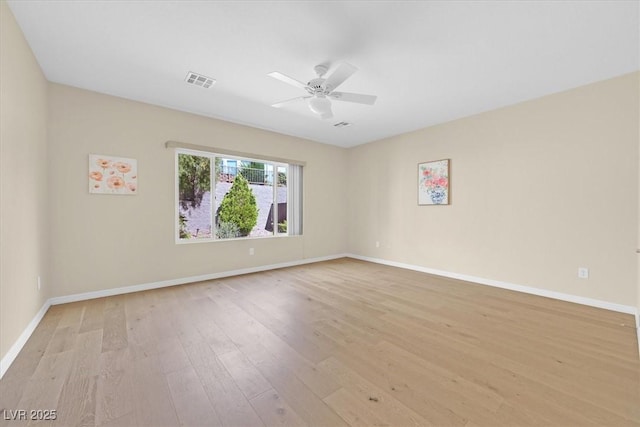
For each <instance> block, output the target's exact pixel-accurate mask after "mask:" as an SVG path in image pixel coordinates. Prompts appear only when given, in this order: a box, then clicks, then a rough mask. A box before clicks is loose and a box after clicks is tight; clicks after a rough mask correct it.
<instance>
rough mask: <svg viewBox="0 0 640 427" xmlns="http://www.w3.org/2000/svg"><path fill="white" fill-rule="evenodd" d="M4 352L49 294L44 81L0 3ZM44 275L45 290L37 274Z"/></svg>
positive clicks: (0, 335) (0, 321) (0, 353)
mask: <svg viewBox="0 0 640 427" xmlns="http://www.w3.org/2000/svg"><path fill="white" fill-rule="evenodd" d="M0 20H1V21H0V31H1V33H0V93H1V94H2V96H1V97H0V159H1V160H0V162H1V166H0V357H4V356H5V354H6V353H7V351H8V350H9V348H10V347H11V346H12V345H13V343H14V342H15V341H16V340H17V339H18V337H19V336H20V334H21V333H22V331H24V329H25V328H26V327H27V325H28V324H29V322H30V321H31V319H33V318H34V316H35V315H36V313H37V312H38V310H39V309H40V308H41V307H42V305H43V304H44V302H45V300H46V299H47V297H48V289H49V287H50V281H49V277H48V272H47V267H48V261H47V250H48V247H47V244H48V234H47V220H48V218H49V214H48V212H47V203H46V202H47V192H46V175H47V161H46V159H47V102H46V96H47V82H46V80H45V78H44V76H43V74H42V72H41V71H40V67H39V66H38V63H37V62H36V60H35V58H34V56H33V54H32V52H31V49H30V48H29V46H28V45H27V42H26V40H25V39H24V37H23V35H22V32H21V31H20V29H19V27H18V25H17V23H16V21H15V19H14V17H13V14H12V13H11V11H10V9H9V7H8V6H7V4H6V3H5V2H4V1H2V2H0ZM38 276H42V285H43V289H42V291H40V292H38V290H37V278H38Z"/></svg>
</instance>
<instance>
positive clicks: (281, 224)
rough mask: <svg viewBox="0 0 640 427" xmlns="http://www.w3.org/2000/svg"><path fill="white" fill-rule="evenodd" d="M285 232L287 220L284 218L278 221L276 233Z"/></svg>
mask: <svg viewBox="0 0 640 427" xmlns="http://www.w3.org/2000/svg"><path fill="white" fill-rule="evenodd" d="M286 232H287V220H286V219H285V220H284V221H282V222H279V223H278V233H286Z"/></svg>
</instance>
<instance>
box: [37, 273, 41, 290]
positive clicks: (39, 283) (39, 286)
mask: <svg viewBox="0 0 640 427" xmlns="http://www.w3.org/2000/svg"><path fill="white" fill-rule="evenodd" d="M40 288H41V282H40V276H38V290H40Z"/></svg>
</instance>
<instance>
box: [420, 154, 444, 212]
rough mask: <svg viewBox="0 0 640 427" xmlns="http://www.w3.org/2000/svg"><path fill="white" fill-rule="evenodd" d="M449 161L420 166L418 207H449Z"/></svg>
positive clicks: (427, 163)
mask: <svg viewBox="0 0 640 427" xmlns="http://www.w3.org/2000/svg"><path fill="white" fill-rule="evenodd" d="M449 163H450V160H449V159H444V160H435V161H432V162H424V163H419V164H418V205H448V204H449V200H450V197H449V195H450V188H451V185H450V184H451V183H450V179H449Z"/></svg>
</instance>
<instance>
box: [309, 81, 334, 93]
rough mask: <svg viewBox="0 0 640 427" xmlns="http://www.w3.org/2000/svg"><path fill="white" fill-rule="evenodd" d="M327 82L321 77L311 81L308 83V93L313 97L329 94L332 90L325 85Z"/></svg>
mask: <svg viewBox="0 0 640 427" xmlns="http://www.w3.org/2000/svg"><path fill="white" fill-rule="evenodd" d="M325 81H326V79H323V78H321V77H318V78H317V79H313V80H310V81H309V83H307V91H308V92H309V93H310V94H312V95H320V94H323V95H326V94H328V93H329V92H330V90H329V88H327V87H326V86H325V85H324V82H325Z"/></svg>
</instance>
